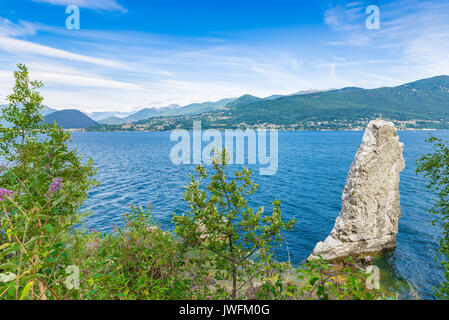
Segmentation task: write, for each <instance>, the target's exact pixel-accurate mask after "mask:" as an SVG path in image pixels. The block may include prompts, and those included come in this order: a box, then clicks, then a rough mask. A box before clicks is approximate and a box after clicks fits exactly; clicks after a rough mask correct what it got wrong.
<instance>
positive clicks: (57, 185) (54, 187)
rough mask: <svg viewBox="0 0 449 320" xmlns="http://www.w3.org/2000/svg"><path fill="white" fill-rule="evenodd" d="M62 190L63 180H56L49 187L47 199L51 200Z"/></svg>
mask: <svg viewBox="0 0 449 320" xmlns="http://www.w3.org/2000/svg"><path fill="white" fill-rule="evenodd" d="M61 188H62V178H54V179H53V181H52V182H51V184H50V187H48V192H47V195H46V196H47V197H48V198H51V197H53V195H54V194H55V193H56V192H58V191H59V190H60V189H61Z"/></svg>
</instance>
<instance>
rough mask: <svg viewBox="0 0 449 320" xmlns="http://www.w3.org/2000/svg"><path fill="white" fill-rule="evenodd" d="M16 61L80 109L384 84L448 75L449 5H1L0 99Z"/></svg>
mask: <svg viewBox="0 0 449 320" xmlns="http://www.w3.org/2000/svg"><path fill="white" fill-rule="evenodd" d="M67 5H77V6H79V8H80V20H81V28H80V30H67V29H66V27H65V21H66V18H67V17H68V15H67V14H66V13H65V9H66V6H67ZM368 5H377V6H378V7H379V9H380V18H381V23H380V29H379V30H368V29H367V28H366V26H365V20H366V18H367V17H368V15H367V14H366V13H365V9H366V7H367V6H368ZM19 62H21V63H25V64H27V65H28V67H29V68H30V74H31V77H32V78H35V79H39V80H43V81H44V83H45V88H44V89H42V94H43V95H44V97H45V104H47V105H49V106H51V107H54V108H57V109H63V108H78V109H80V110H83V111H86V112H92V111H109V110H119V111H133V110H137V109H139V108H143V107H163V106H166V105H169V104H174V103H176V104H180V105H186V104H188V103H192V102H202V101H213V100H218V99H221V98H225V97H237V96H240V95H242V94H247V93H249V94H253V95H257V96H269V95H271V94H290V93H294V92H297V91H300V90H306V89H309V88H313V89H328V88H341V87H345V86H359V87H365V88H374V87H380V86H393V85H398V84H402V83H405V82H408V81H414V80H417V79H421V78H426V77H431V76H435V75H441V74H449V1H441V0H429V1H414V0H397V1H300V0H295V1H286V0H277V1H260V0H259V1H253V0H240V1H234V0H227V1H216V0H207V1H206V0H201V1H199V0H184V1H173V0H164V1H156V0H149V1H142V0H0V103H3V102H4V99H5V97H6V95H7V94H8V93H9V92H10V90H11V87H12V85H13V82H12V71H13V70H14V69H15V65H16V64H17V63H19Z"/></svg>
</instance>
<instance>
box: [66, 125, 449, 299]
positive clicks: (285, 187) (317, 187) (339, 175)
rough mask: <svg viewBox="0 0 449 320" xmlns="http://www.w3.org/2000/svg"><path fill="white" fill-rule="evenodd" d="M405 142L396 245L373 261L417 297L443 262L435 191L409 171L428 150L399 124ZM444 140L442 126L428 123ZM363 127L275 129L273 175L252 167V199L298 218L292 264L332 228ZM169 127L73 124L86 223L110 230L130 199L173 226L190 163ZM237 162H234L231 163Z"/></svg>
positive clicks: (426, 293)
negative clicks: (89, 177)
mask: <svg viewBox="0 0 449 320" xmlns="http://www.w3.org/2000/svg"><path fill="white" fill-rule="evenodd" d="M398 134H399V137H400V141H401V142H403V143H404V159H405V163H406V167H405V169H404V170H403V171H402V173H401V176H400V177H401V182H400V193H401V207H402V217H401V219H400V222H399V233H398V235H397V249H396V251H395V252H394V253H392V254H388V255H387V256H385V257H384V258H383V259H381V260H380V261H378V262H377V263H378V264H379V266H380V267H381V269H382V270H383V273H382V277H383V278H385V279H386V280H385V281H386V282H388V283H390V282H391V285H392V286H400V288H401V290H402V291H404V294H406V293H407V292H408V289H407V287H406V282H405V281H409V282H410V283H411V284H412V286H413V287H414V288H415V289H416V290H417V291H418V293H419V295H420V296H421V297H422V298H428V299H429V298H434V293H433V288H432V287H433V286H438V283H439V282H441V281H442V280H443V279H444V273H443V269H442V267H441V266H440V265H439V263H438V262H437V261H436V260H435V254H436V252H437V250H438V241H439V239H440V234H441V232H440V228H439V227H438V226H432V225H431V221H432V219H433V216H432V215H431V214H430V213H428V210H429V209H430V208H431V207H432V204H433V203H434V198H435V195H434V194H432V193H431V192H429V191H428V190H427V189H426V181H425V180H424V179H423V178H422V177H420V176H417V175H416V173H415V168H416V159H418V158H419V157H420V156H421V155H422V154H424V153H426V152H430V151H431V150H432V148H431V146H430V145H429V144H428V143H426V142H425V140H426V138H428V136H429V133H428V132H424V131H417V132H412V131H403V132H399V133H398ZM432 134H433V135H435V136H437V137H441V138H443V139H444V140H449V131H432ZM362 135H363V132H354V131H352V132H324V131H323V132H280V133H279V167H278V171H277V173H276V174H275V175H273V176H261V175H259V174H258V172H259V171H258V170H257V167H258V166H257V165H252V166H249V167H250V168H251V169H253V171H254V175H253V178H254V181H255V182H256V183H258V184H259V191H258V192H257V194H255V195H253V196H252V197H251V198H250V204H251V205H252V206H253V207H256V206H261V205H264V206H265V207H266V209H267V211H270V210H268V209H270V208H271V205H270V201H272V200H274V199H279V200H281V209H282V214H283V217H284V218H285V219H290V218H295V219H296V220H297V221H298V222H297V224H296V226H295V228H294V230H293V231H291V232H288V233H286V234H285V236H286V239H287V241H288V251H287V248H286V246H285V245H284V246H283V247H282V248H280V250H279V251H278V257H279V259H287V257H288V252H289V254H290V257H291V260H292V262H293V263H294V264H295V265H297V264H300V263H302V262H304V260H305V259H306V258H307V256H308V255H309V254H310V252H311V251H312V249H313V248H314V246H315V244H316V243H317V242H318V241H322V240H324V238H325V237H326V236H327V235H328V234H329V232H330V231H331V230H332V227H333V225H334V222H335V218H336V217H337V216H338V213H339V211H340V207H341V194H342V192H343V188H344V185H345V181H346V176H347V173H348V170H349V167H350V165H351V162H352V160H353V158H354V156H355V154H356V152H357V149H358V147H359V145H360V143H361V140H362ZM175 144H176V143H175V142H171V141H170V133H169V132H109V133H107V132H106V133H102V132H74V133H73V146H74V147H75V148H77V149H78V151H79V152H80V153H82V154H83V155H84V156H88V157H92V158H93V159H94V161H95V166H96V167H97V168H98V174H97V180H99V181H100V182H101V184H100V186H98V187H96V188H95V189H93V190H92V191H91V192H90V194H89V198H88V200H87V202H86V208H89V209H91V210H92V211H93V212H94V214H93V215H92V216H91V217H89V219H88V220H87V222H86V224H87V226H88V227H92V228H96V229H98V230H100V231H110V230H111V229H112V227H113V225H115V224H118V225H121V224H122V214H124V213H126V212H127V211H129V207H130V205H135V206H139V205H141V206H147V205H148V204H149V203H152V210H153V215H154V218H155V219H156V220H157V221H158V222H159V223H160V224H161V226H162V227H163V228H165V229H170V230H171V229H172V228H173V225H172V223H171V221H172V217H173V213H178V214H180V213H182V212H185V211H186V210H187V206H186V203H185V202H184V200H183V193H184V188H183V187H184V186H185V185H187V184H188V182H189V177H188V174H189V172H192V171H193V165H174V164H172V162H171V161H170V157H169V154H170V150H171V148H172V147H173V146H174V145H175ZM232 167H233V168H234V167H235V168H237V166H232Z"/></svg>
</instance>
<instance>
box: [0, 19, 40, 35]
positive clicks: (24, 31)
mask: <svg viewBox="0 0 449 320" xmlns="http://www.w3.org/2000/svg"><path fill="white" fill-rule="evenodd" d="M35 34H36V26H35V25H34V24H33V23H30V22H25V21H19V23H18V24H15V23H13V22H12V21H11V20H9V19H6V18H2V17H0V36H6V37H20V36H27V35H35Z"/></svg>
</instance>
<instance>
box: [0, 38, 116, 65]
mask: <svg viewBox="0 0 449 320" xmlns="http://www.w3.org/2000/svg"><path fill="white" fill-rule="evenodd" d="M0 50H2V51H7V52H11V53H18V54H33V55H37V56H46V57H51V58H58V59H65V60H73V61H80V62H87V63H92V64H97V65H101V66H105V67H115V68H120V67H121V65H120V63H118V62H116V61H112V60H107V59H100V58H94V57H90V56H86V55H81V54H76V53H72V52H69V51H65V50H61V49H55V48H52V47H48V46H44V45H40V44H37V43H33V42H30V41H25V40H19V39H13V38H8V37H2V36H0Z"/></svg>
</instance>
